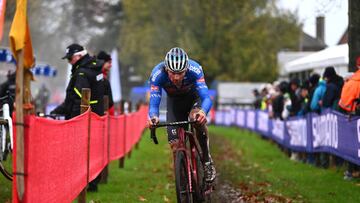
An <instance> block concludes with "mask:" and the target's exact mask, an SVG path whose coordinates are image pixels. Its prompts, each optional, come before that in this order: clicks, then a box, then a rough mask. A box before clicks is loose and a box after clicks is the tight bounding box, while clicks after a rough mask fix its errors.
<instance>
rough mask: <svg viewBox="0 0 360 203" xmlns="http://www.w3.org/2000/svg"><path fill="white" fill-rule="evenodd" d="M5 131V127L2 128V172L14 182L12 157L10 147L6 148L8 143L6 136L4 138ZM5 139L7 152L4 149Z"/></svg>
mask: <svg viewBox="0 0 360 203" xmlns="http://www.w3.org/2000/svg"><path fill="white" fill-rule="evenodd" d="M3 130H4V129H3V126H0V172H1V174H3V176H5V178H6V179H8V180H10V181H12V180H13V176H12V157H11V152H10V150H9V149H7V147H8V146H6V143H8V142H7V141H6V136H5V138H3V137H2V131H3ZM3 139H5V151H3V149H2V147H3V144H4V143H3V141H4V140H3Z"/></svg>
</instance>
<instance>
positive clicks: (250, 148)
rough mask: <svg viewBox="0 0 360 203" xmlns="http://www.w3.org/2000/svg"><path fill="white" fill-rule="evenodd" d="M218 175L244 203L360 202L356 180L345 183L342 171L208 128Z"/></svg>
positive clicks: (235, 132)
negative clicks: (305, 162) (234, 190)
mask: <svg viewBox="0 0 360 203" xmlns="http://www.w3.org/2000/svg"><path fill="white" fill-rule="evenodd" d="M210 133H212V139H211V146H212V149H213V154H214V156H215V160H217V162H216V166H217V167H218V168H219V169H218V170H219V171H221V173H222V174H221V175H222V176H223V177H224V178H226V179H228V180H230V181H231V182H232V184H233V186H235V187H238V188H240V189H241V190H242V191H243V193H244V197H243V199H244V200H247V201H255V202H257V201H262V202H263V201H265V202H266V201H275V202H289V201H292V202H360V183H359V180H353V181H344V180H343V170H344V169H343V168H341V169H321V168H317V167H314V166H311V165H308V164H304V163H302V162H296V161H291V160H290V159H289V158H288V157H287V156H286V155H285V153H284V152H282V151H281V150H280V149H279V148H278V146H277V145H276V144H274V143H272V142H270V141H269V140H264V139H262V138H261V137H260V136H259V135H257V134H254V133H251V132H249V131H246V130H239V129H236V128H225V127H211V128H210Z"/></svg>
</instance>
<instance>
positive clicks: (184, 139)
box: [150, 121, 204, 194]
mask: <svg viewBox="0 0 360 203" xmlns="http://www.w3.org/2000/svg"><path fill="white" fill-rule="evenodd" d="M193 123H195V122H194V121H180V122H172V123H159V124H158V125H156V126H155V127H154V128H150V130H151V138H152V139H153V141H154V143H155V144H158V140H157V137H156V133H155V129H156V128H158V127H165V126H180V127H179V128H178V137H179V144H178V147H177V149H176V153H178V152H179V151H181V152H183V154H184V156H185V163H186V168H187V172H188V174H187V181H188V186H189V191H190V193H191V194H194V192H195V190H194V185H195V186H197V189H198V190H200V189H199V188H200V184H199V174H198V171H199V169H198V168H197V167H198V165H197V161H198V160H197V157H196V155H197V154H198V155H199V158H200V162H201V164H202V165H203V166H204V159H203V156H202V152H201V151H200V147H199V144H198V143H197V142H196V140H197V139H196V138H195V136H196V135H195V133H194V127H193V126H192V124H193ZM186 124H190V128H191V130H190V131H185V129H184V128H183V127H182V126H183V125H186ZM174 162H175V160H174ZM193 181H195V183H194V182H193Z"/></svg>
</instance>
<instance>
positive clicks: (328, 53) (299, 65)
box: [285, 44, 349, 73]
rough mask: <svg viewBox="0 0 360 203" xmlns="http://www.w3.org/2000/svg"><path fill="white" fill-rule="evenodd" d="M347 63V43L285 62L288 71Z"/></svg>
mask: <svg viewBox="0 0 360 203" xmlns="http://www.w3.org/2000/svg"><path fill="white" fill-rule="evenodd" d="M348 63H349V48H348V44H341V45H337V46H332V47H329V48H326V49H324V50H321V51H318V52H315V53H313V54H310V55H308V56H305V57H302V58H299V59H296V60H293V61H290V62H288V63H286V64H285V70H286V72H288V73H295V72H301V71H305V70H310V69H316V68H324V67H326V66H344V65H345V66H347V64H348Z"/></svg>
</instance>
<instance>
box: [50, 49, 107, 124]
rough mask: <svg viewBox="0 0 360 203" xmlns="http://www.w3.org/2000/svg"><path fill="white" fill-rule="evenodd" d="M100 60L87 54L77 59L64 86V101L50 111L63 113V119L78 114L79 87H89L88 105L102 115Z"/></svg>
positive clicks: (102, 80)
mask: <svg viewBox="0 0 360 203" xmlns="http://www.w3.org/2000/svg"><path fill="white" fill-rule="evenodd" d="M101 69H102V61H100V60H99V61H97V60H96V59H95V58H93V57H90V56H89V55H88V54H87V55H85V56H83V57H82V58H81V59H80V60H79V61H77V62H76V63H75V64H74V65H73V67H72V70H71V73H72V74H71V78H70V81H69V84H68V86H67V88H66V97H65V101H64V102H63V103H62V104H61V105H59V106H58V107H57V108H56V109H55V110H53V111H52V112H51V113H54V114H62V115H65V119H70V118H73V117H75V116H77V115H80V103H81V97H82V96H81V89H82V88H90V90H91V97H90V106H91V110H92V111H93V112H95V113H96V114H98V115H100V116H102V115H104V94H105V84H104V76H103V73H102V72H101Z"/></svg>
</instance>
